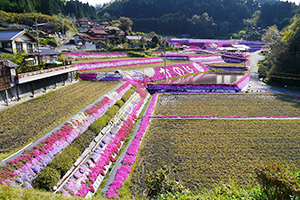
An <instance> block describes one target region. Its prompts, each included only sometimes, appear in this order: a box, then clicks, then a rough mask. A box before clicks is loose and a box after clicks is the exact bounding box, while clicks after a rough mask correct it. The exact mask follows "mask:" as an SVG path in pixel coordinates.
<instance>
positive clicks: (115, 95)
mask: <svg viewBox="0 0 300 200" xmlns="http://www.w3.org/2000/svg"><path fill="white" fill-rule="evenodd" d="M118 95H119V94H118V93H117V92H116V91H113V92H110V93H108V94H106V95H104V96H105V97H107V98H109V99H115V98H116V97H118Z"/></svg>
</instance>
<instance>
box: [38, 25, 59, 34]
mask: <svg viewBox="0 0 300 200" xmlns="http://www.w3.org/2000/svg"><path fill="white" fill-rule="evenodd" d="M34 26H37V28H38V30H41V31H44V32H45V33H48V34H54V33H55V31H56V30H55V26H54V25H53V24H50V23H41V24H37V25H34Z"/></svg>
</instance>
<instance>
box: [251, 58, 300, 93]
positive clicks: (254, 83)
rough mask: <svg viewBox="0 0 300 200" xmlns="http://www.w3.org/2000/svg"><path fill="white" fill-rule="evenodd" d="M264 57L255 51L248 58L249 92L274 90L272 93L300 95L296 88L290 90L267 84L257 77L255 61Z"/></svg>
mask: <svg viewBox="0 0 300 200" xmlns="http://www.w3.org/2000/svg"><path fill="white" fill-rule="evenodd" d="M263 58H264V57H263V56H261V55H259V54H258V52H255V53H253V54H252V55H251V57H250V58H249V59H250V67H251V69H250V73H251V79H250V82H249V85H248V88H249V90H250V92H274V93H285V94H292V95H298V96H300V91H297V90H290V89H285V88H280V87H275V86H270V85H267V84H265V83H263V82H261V81H259V79H258V72H257V71H258V68H257V62H258V61H259V60H261V59H263Z"/></svg>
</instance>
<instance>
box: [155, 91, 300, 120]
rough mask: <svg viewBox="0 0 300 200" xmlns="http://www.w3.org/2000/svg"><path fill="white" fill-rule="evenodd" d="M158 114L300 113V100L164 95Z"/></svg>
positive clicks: (271, 96) (269, 96)
mask: <svg viewBox="0 0 300 200" xmlns="http://www.w3.org/2000/svg"><path fill="white" fill-rule="evenodd" d="M155 115H156V116H217V117H225V116H253V117H254V116H300V99H299V97H295V96H290V95H282V94H186V95H183V94H172V95H170V94H164V95H159V99H158V103H157V106H156V110H155Z"/></svg>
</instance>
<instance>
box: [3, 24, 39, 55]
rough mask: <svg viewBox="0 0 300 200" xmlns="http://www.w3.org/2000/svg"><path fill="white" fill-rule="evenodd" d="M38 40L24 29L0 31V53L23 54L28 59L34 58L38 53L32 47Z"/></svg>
mask: <svg viewBox="0 0 300 200" xmlns="http://www.w3.org/2000/svg"><path fill="white" fill-rule="evenodd" d="M37 43H38V40H37V39H36V38H35V37H33V36H32V35H31V34H30V33H28V32H27V31H26V30H24V29H1V30H0V53H11V54H13V53H16V52H24V53H25V55H27V56H28V57H32V58H35V59H36V57H37V56H38V52H37V51H36V50H35V48H34V45H35V44H37Z"/></svg>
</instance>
